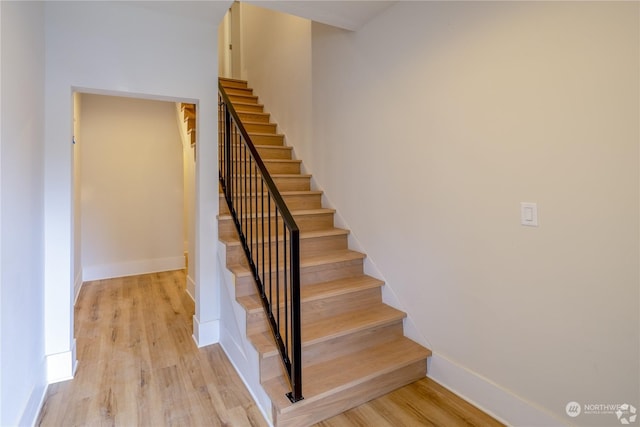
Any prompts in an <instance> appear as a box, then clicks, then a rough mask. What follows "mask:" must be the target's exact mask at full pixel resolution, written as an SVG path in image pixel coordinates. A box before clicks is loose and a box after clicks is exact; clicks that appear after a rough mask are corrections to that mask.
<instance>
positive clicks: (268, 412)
mask: <svg viewBox="0 0 640 427" xmlns="http://www.w3.org/2000/svg"><path fill="white" fill-rule="evenodd" d="M226 259H227V247H226V245H225V244H224V243H222V242H220V241H218V259H217V263H218V271H219V274H218V276H219V278H220V280H221V282H222V286H221V287H220V289H221V291H220V317H221V319H220V345H221V346H222V349H223V350H224V352H225V353H226V355H227V357H228V358H229V360H230V361H231V364H232V365H233V367H234V368H235V370H236V372H237V373H238V374H239V375H240V378H241V379H242V382H243V383H244V385H245V386H246V387H247V389H248V390H249V393H250V394H251V396H252V397H253V400H254V401H255V402H256V404H257V405H258V408H259V409H260V411H261V412H262V415H263V416H264V417H265V420H266V421H267V422H268V423H269V425H270V426H273V413H272V407H273V405H272V403H271V399H270V398H269V396H268V395H267V393H266V392H265V390H264V388H263V387H262V384H260V358H259V354H258V351H257V350H256V349H255V347H254V346H253V344H252V343H251V341H249V338H247V313H246V310H245V309H244V308H243V307H242V306H241V305H240V304H238V302H237V301H236V296H235V275H234V274H233V273H232V272H231V271H229V269H227V267H226Z"/></svg>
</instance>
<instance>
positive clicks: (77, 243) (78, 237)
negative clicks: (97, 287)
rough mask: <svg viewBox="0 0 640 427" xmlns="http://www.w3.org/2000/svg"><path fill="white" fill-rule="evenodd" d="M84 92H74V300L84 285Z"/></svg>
mask: <svg viewBox="0 0 640 427" xmlns="http://www.w3.org/2000/svg"><path fill="white" fill-rule="evenodd" d="M81 121H82V94H81V93H79V92H75V93H74V94H73V140H74V141H75V144H74V146H73V154H72V156H73V217H74V218H76V221H74V223H73V254H74V259H73V267H74V271H73V301H74V302H75V301H76V300H77V299H78V295H79V294H80V288H81V287H82V281H83V279H82V228H81V223H82V220H81V218H82V217H81V214H82V205H81V203H80V200H81V186H80V183H81V182H82V180H81V177H80V172H81V170H82V167H81V166H80V165H81V162H82V149H81V148H82V139H83V138H82V133H81V125H80V123H81Z"/></svg>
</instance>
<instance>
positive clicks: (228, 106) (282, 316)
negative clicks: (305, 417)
mask: <svg viewBox="0 0 640 427" xmlns="http://www.w3.org/2000/svg"><path fill="white" fill-rule="evenodd" d="M218 99H219V103H218V104H219V108H218V121H219V123H218V129H219V130H218V150H219V151H218V159H219V165H218V166H219V176H220V184H221V186H222V190H223V191H224V196H225V199H226V201H227V204H228V206H229V211H230V213H231V216H232V217H233V222H234V224H235V226H236V230H237V231H238V235H239V237H240V242H241V244H242V248H243V249H244V253H245V255H246V258H247V261H248V263H249V268H250V269H251V273H252V275H253V279H254V280H255V283H256V286H257V290H258V294H259V296H260V299H261V301H262V306H263V308H264V310H265V314H266V317H267V320H268V323H269V325H270V327H271V332H272V334H273V337H274V339H275V342H276V346H277V347H278V351H279V353H280V357H281V359H282V363H283V365H284V368H285V371H286V373H287V376H288V380H289V382H290V385H291V392H289V393H287V397H288V398H289V400H291V402H297V401H299V400H302V399H303V397H302V345H301V324H300V319H301V316H300V231H299V229H298V226H297V225H296V223H295V221H294V219H293V216H292V215H291V212H290V211H289V209H288V208H287V205H286V204H285V202H284V200H283V198H282V195H281V194H280V192H279V191H278V189H277V187H276V185H275V183H274V182H273V179H272V177H271V175H270V174H269V172H268V171H267V168H266V166H265V165H264V162H263V161H262V159H261V157H260V154H259V152H258V149H257V148H256V147H255V145H254V144H253V142H252V141H251V137H250V136H249V134H248V133H247V131H246V129H245V127H244V125H243V124H242V122H241V121H240V118H239V116H238V113H237V112H236V111H235V108H234V107H233V104H232V103H231V101H230V99H229V96H228V95H227V93H226V91H225V89H224V87H223V86H222V84H221V83H220V82H218Z"/></svg>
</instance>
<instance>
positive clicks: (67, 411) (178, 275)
mask: <svg viewBox="0 0 640 427" xmlns="http://www.w3.org/2000/svg"><path fill="white" fill-rule="evenodd" d="M185 283H186V281H185V275H184V272H183V271H182V270H180V271H172V272H166V273H157V274H148V275H142V276H133V277H125V278H120V279H112V280H101V281H96V282H88V283H85V284H84V286H83V287H82V290H81V293H80V296H79V298H78V302H77V304H76V309H75V322H76V324H75V326H76V339H77V359H78V361H79V365H78V370H77V372H76V377H75V379H74V380H72V381H66V382H63V383H58V384H53V385H51V386H50V387H49V391H48V395H47V398H46V400H45V403H44V406H43V409H42V411H41V414H40V419H39V422H38V425H41V426H86V425H96V426H97V425H101V426H102V425H119V426H163V425H167V426H169V425H171V426H173V425H179V426H188V425H191V426H267V423H266V422H265V421H264V418H263V416H262V414H261V413H260V410H259V409H258V408H257V406H256V405H255V403H254V402H253V400H252V398H251V395H250V394H249V392H248V391H247V389H246V388H245V387H244V384H243V383H242V381H241V380H240V378H239V377H238V375H237V374H236V372H235V370H234V369H233V367H232V366H231V364H230V363H229V361H228V359H227V357H226V356H225V354H224V352H223V350H222V348H221V347H220V346H219V345H212V346H208V347H205V348H201V349H198V348H197V347H196V345H195V343H194V341H193V339H192V337H191V334H192V316H193V313H194V304H193V301H192V300H191V298H190V297H189V296H188V295H187V293H186V292H185Z"/></svg>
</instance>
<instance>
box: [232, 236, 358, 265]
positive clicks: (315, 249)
mask: <svg viewBox="0 0 640 427" xmlns="http://www.w3.org/2000/svg"><path fill="white" fill-rule="evenodd" d="M259 237H260V238H262V235H260V236H259ZM287 244H288V243H287ZM269 246H271V248H270V249H271V254H272V256H274V257H275V253H276V248H278V250H279V251H280V252H279V253H280V254H282V253H284V244H283V242H278V243H276V242H273V243H272V244H271V245H268V244H267V243H265V248H264V251H265V259H267V260H268V259H269ZM347 246H348V241H347V235H346V234H344V235H337V236H322V237H313V238H306V239H300V256H301V257H305V256H312V255H318V254H321V253H323V252H327V251H331V250H340V249H347ZM262 251H263V249H262V243H259V244H258V247H257V249H256V256H257V257H258V259H260V260H262ZM234 264H241V265H248V263H247V259H246V257H245V254H244V250H243V249H242V247H241V246H240V245H230V246H227V265H234Z"/></svg>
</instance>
